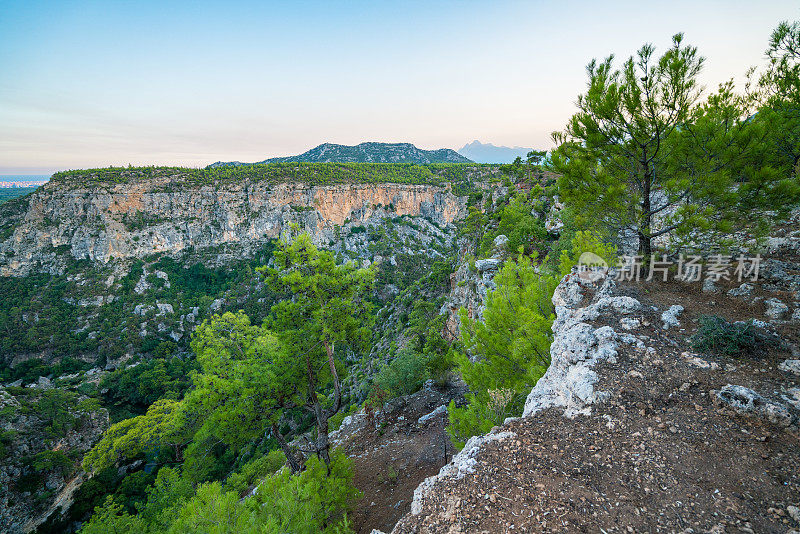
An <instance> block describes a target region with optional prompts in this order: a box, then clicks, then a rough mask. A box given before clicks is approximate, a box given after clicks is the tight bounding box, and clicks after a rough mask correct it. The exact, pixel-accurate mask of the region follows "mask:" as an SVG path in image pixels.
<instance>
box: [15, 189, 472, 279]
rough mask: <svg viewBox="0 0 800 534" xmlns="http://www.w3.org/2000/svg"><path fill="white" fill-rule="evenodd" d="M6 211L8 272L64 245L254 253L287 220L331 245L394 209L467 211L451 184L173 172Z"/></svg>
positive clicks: (50, 256)
mask: <svg viewBox="0 0 800 534" xmlns="http://www.w3.org/2000/svg"><path fill="white" fill-rule="evenodd" d="M13 209H16V210H17V213H12V212H11V210H13ZM5 211H6V212H8V213H7V214H6V216H5V217H4V219H5V220H4V222H5V223H6V224H7V225H8V226H7V229H6V230H5V232H4V233H5V234H6V238H5V239H3V241H2V243H0V275H3V276H8V275H24V274H27V273H29V272H31V271H37V270H42V271H45V272H51V273H56V272H60V271H62V270H63V268H64V259H63V258H62V257H60V256H61V255H62V253H64V252H69V254H70V255H71V256H72V257H73V258H75V259H78V260H82V259H88V260H91V261H94V262H101V263H106V262H109V261H110V260H113V259H125V258H142V257H145V256H147V255H150V254H154V253H162V252H168V253H179V252H181V251H185V250H187V249H190V248H192V247H193V248H194V249H196V250H201V249H211V248H213V247H218V246H221V245H227V244H232V245H236V246H237V247H240V248H241V251H242V253H243V254H245V255H246V254H247V253H248V252H250V251H252V250H253V249H254V248H256V247H258V246H259V245H263V243H264V242H266V241H268V240H270V239H272V238H275V237H278V236H279V235H280V234H281V231H282V230H283V229H284V228H285V227H286V225H287V224H289V223H298V224H299V225H300V226H301V227H302V228H304V229H306V230H307V231H309V232H310V233H311V235H312V237H313V239H314V241H315V242H316V243H318V244H322V245H325V246H331V245H334V244H335V243H336V242H337V241H338V240H339V237H340V232H341V230H343V229H347V228H350V227H355V226H358V225H365V224H369V223H370V222H375V223H377V222H378V221H380V220H382V219H384V218H386V217H389V218H394V217H403V216H412V217H422V218H424V219H426V220H427V221H428V222H430V223H432V224H434V225H438V226H440V227H446V226H447V225H449V224H451V223H452V222H453V221H455V220H457V219H459V218H461V217H463V216H464V215H465V212H466V197H465V196H457V195H456V194H454V193H453V191H452V190H451V188H450V187H449V186H448V185H444V186H435V185H424V184H422V185H416V184H397V183H383V184H336V185H325V186H312V185H307V184H302V183H277V184H272V183H266V182H255V181H248V180H243V181H236V182H229V183H225V184H224V186H221V185H214V184H210V185H189V184H186V183H185V182H183V181H181V180H180V177H179V176H169V175H166V176H157V177H154V178H150V179H147V180H139V181H136V180H133V181H129V182H126V183H120V184H103V185H100V186H97V185H92V186H81V185H79V184H74V183H70V184H69V185H65V184H64V183H62V182H58V181H56V182H51V183H49V184H47V185H46V186H44V187H42V188H40V189H39V190H38V191H36V192H35V193H33V194H32V195H31V196H30V197H28V198H26V199H25V202H24V203H21V204H17V205H14V206H8V207H6V208H5ZM9 222H13V223H15V224H13V226H12V225H9ZM0 236H2V234H0Z"/></svg>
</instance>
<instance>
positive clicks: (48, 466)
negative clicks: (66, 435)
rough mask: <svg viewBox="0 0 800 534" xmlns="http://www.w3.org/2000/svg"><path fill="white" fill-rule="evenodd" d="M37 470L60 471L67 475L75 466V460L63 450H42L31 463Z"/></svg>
mask: <svg viewBox="0 0 800 534" xmlns="http://www.w3.org/2000/svg"><path fill="white" fill-rule="evenodd" d="M31 467H33V468H34V469H35V470H36V471H40V472H42V471H56V470H58V471H60V472H61V474H62V475H64V476H67V475H68V474H69V473H70V472H71V471H72V469H73V468H74V467H75V462H74V461H73V460H72V459H70V457H69V456H67V455H66V454H64V453H63V452H61V451H50V450H47V451H42V452H40V453H39V454H37V455H36V456H34V457H33V462H32V463H31Z"/></svg>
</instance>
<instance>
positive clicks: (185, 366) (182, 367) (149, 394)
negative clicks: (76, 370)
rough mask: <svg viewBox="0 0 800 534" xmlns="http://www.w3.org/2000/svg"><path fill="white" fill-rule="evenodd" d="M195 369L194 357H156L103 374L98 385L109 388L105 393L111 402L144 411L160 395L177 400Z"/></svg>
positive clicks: (186, 387)
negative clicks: (192, 358) (191, 358)
mask: <svg viewBox="0 0 800 534" xmlns="http://www.w3.org/2000/svg"><path fill="white" fill-rule="evenodd" d="M196 368H197V363H196V361H195V360H190V359H184V358H178V357H173V358H169V359H163V358H157V359H152V360H148V361H145V362H142V363H140V364H138V365H136V366H134V367H130V368H125V369H118V370H116V371H114V372H113V373H111V374H109V375H106V376H105V377H104V378H103V379H102V380H101V381H100V387H101V388H102V389H106V390H108V391H107V393H105V394H104V395H105V397H106V399H108V401H109V402H110V403H114V404H117V405H125V406H127V407H132V408H133V409H134V410H137V409H138V410H139V413H144V411H145V410H146V409H147V407H148V406H150V405H151V404H153V403H154V402H155V401H157V400H158V399H160V398H164V399H172V400H177V399H180V398H181V397H183V394H184V393H185V392H186V391H187V389H188V388H189V386H190V385H191V380H190V378H189V375H190V373H191V372H192V371H193V370H195V369H196Z"/></svg>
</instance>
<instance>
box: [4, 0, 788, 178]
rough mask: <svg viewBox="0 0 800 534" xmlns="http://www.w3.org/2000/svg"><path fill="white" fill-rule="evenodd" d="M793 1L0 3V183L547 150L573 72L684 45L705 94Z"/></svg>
mask: <svg viewBox="0 0 800 534" xmlns="http://www.w3.org/2000/svg"><path fill="white" fill-rule="evenodd" d="M798 15H800V6H798V5H797V3H796V2H790V1H775V2H769V3H759V4H754V3H751V2H691V3H690V2H686V1H683V2H673V3H671V4H669V5H663V6H661V5H651V4H647V5H642V4H641V3H638V2H614V3H605V4H602V5H600V4H598V5H595V4H593V3H589V2H562V3H559V4H555V5H552V4H544V3H538V2H508V1H502V2H495V3H492V4H490V5H484V4H482V3H479V2H471V1H465V2H455V1H453V2H443V1H438V2H407V3H403V4H402V5H399V4H384V3H369V2H351V3H347V4H340V5H334V4H331V3H325V2H314V1H310V2H297V3H293V4H291V5H282V4H273V3H270V2H254V1H234V2H229V3H225V4H215V3H211V2H203V1H198V2H172V3H170V4H168V5H165V4H163V3H161V2H155V1H142V2H138V3H135V4H129V5H124V4H120V5H117V4H114V3H107V2H99V1H93V2H70V1H61V2H52V1H50V2H47V1H45V2H35V3H34V2H22V1H11V2H8V3H6V9H5V11H4V14H3V17H2V19H0V34H2V36H3V37H2V38H0V64H2V65H3V68H2V69H0V124H3V128H2V130H1V131H0V174H17V175H25V174H36V175H40V174H50V173H52V172H53V171H56V170H60V169H69V168H73V169H74V168H86V167H106V166H109V165H128V164H133V165H149V164H157V165H164V164H167V165H184V166H191V167H200V166H205V165H207V164H209V163H212V162H214V161H219V160H221V161H245V162H250V161H259V160H263V159H265V158H269V157H275V156H287V155H292V154H300V153H302V152H304V151H306V150H308V149H310V148H312V147H314V146H317V145H319V144H320V143H323V142H332V143H338V144H346V145H355V144H358V143H360V142H364V141H382V142H410V143H413V144H415V145H416V146H418V147H419V148H424V149H436V148H452V149H454V150H458V149H460V148H461V147H463V146H464V145H465V144H467V143H470V142H472V140H479V141H481V142H482V143H492V144H494V145H497V146H508V147H517V146H519V147H535V148H538V149H547V148H550V147H551V142H550V133H551V132H552V131H554V130H559V129H561V128H563V126H564V124H565V123H566V121H567V119H568V118H569V116H570V115H571V114H572V112H573V111H574V102H575V99H576V97H577V95H578V94H579V93H581V92H583V91H584V88H585V82H586V75H585V65H586V64H587V63H588V62H589V61H590V60H591V59H592V58H602V57H605V56H607V55H608V54H610V53H614V54H615V55H616V56H617V57H618V58H620V59H622V58H625V57H627V56H628V55H630V54H632V53H634V52H635V50H636V49H638V48H639V47H640V46H641V45H642V44H643V43H645V42H652V43H654V44H655V45H656V46H657V48H658V50H659V51H663V50H664V49H665V48H666V47H667V46H668V45H669V41H670V38H671V36H672V35H673V34H675V33H677V32H684V33H685V35H686V42H687V43H689V44H692V45H695V46H698V48H699V50H700V53H701V54H702V55H704V56H705V57H706V58H707V63H706V66H705V69H704V72H703V74H702V80H703V83H704V84H705V85H706V86H707V87H708V88H714V87H716V85H717V84H718V83H720V82H723V81H725V80H727V79H729V78H731V77H734V78H735V79H736V80H737V81H739V82H741V80H742V79H743V77H744V73H745V72H746V70H747V68H748V67H750V66H759V65H762V64H763V55H764V54H763V53H764V50H765V48H766V46H767V40H768V38H769V34H770V32H771V31H772V29H773V28H774V27H775V26H776V25H777V24H778V22H779V21H781V20H784V19H789V20H794V19H798V18H800V17H798Z"/></svg>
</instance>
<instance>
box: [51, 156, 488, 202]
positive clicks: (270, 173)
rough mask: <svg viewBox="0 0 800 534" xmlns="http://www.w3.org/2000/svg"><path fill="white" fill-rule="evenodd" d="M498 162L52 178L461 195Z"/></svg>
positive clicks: (58, 176) (58, 178)
mask: <svg viewBox="0 0 800 534" xmlns="http://www.w3.org/2000/svg"><path fill="white" fill-rule="evenodd" d="M496 167H497V166H495V165H483V164H477V163H436V164H429V165H418V164H414V163H306V162H301V163H296V162H275V163H261V164H253V165H240V166H220V167H207V168H204V169H189V168H183V167H108V168H105V169H85V170H70V171H63V172H57V173H55V174H54V175H53V177H52V178H51V179H50V181H51V182H52V183H60V182H61V183H70V184H79V185H82V186H89V185H95V186H112V185H115V184H123V183H128V182H131V181H134V180H148V179H153V178H158V177H164V178H166V177H168V178H171V179H172V180H175V181H177V182H183V183H186V184H189V185H194V186H200V185H208V184H214V185H222V184H225V183H230V182H235V181H244V180H249V181H252V182H267V183H269V184H276V183H283V182H301V183H306V184H309V185H330V184H341V183H367V184H376V183H399V184H421V185H444V184H446V183H450V184H451V185H452V186H453V189H454V192H455V193H456V194H460V195H464V196H466V195H467V194H469V193H470V192H471V191H472V190H473V187H474V186H473V185H472V182H473V179H474V177H477V176H481V174H482V173H489V174H490V173H491V172H492V171H493V170H494V169H496Z"/></svg>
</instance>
